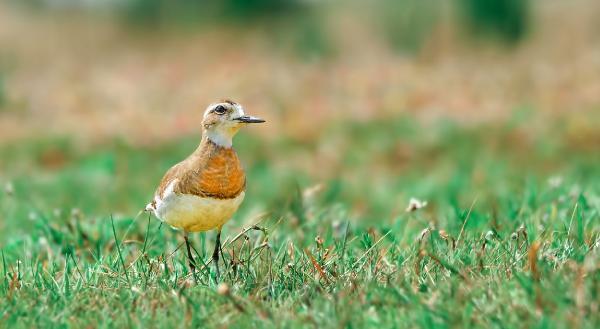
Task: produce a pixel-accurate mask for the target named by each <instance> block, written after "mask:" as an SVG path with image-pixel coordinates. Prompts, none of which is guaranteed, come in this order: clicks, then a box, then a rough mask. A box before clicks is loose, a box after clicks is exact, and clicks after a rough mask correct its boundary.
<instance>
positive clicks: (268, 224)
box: [0, 115, 600, 328]
mask: <svg viewBox="0 0 600 329" xmlns="http://www.w3.org/2000/svg"><path fill="white" fill-rule="evenodd" d="M532 122H535V123H536V124H532ZM584 126H585V125H584ZM587 127H588V128H589V127H593V125H587ZM256 129H259V128H256ZM586 134H587V135H586ZM597 134H598V133H597V131H594V130H593V129H587V130H585V129H581V128H580V127H579V126H577V122H575V123H573V122H570V121H568V120H556V121H554V120H548V121H545V122H540V121H539V120H538V118H536V117H535V116H533V115H530V116H527V115H525V116H524V117H522V116H519V115H515V118H514V119H511V120H508V121H507V122H506V123H497V124H480V125H476V126H466V125H459V124H457V123H454V122H450V121H438V122H434V123H428V124H425V123H418V122H415V121H414V120H411V119H410V118H405V117H396V118H388V119H379V120H374V121H369V122H366V123H354V122H332V123H330V124H329V126H327V127H325V128H324V129H323V130H322V131H321V132H320V133H318V134H316V135H315V136H311V137H310V138H306V139H303V140H299V139H294V138H292V137H287V136H281V137H278V138H265V137H258V136H256V135H254V134H253V132H252V131H251V130H249V131H244V132H242V133H241V134H240V135H239V136H237V139H236V141H235V147H236V148H237V150H238V153H239V155H240V157H241V158H242V161H243V162H244V163H245V165H246V168H247V174H248V190H247V198H246V201H245V202H244V204H243V205H242V208H241V209H240V211H239V212H238V213H237V214H236V215H235V217H234V219H233V220H232V221H231V222H229V223H228V224H227V225H226V226H225V228H224V232H223V240H224V241H225V242H224V245H225V247H224V257H225V259H224V262H222V263H221V264H220V265H221V278H220V282H217V280H216V278H215V275H214V271H213V270H212V267H211V266H210V265H209V264H207V266H200V270H199V271H198V273H197V275H196V279H194V276H193V275H192V274H191V273H190V271H189V269H188V267H187V261H186V258H185V253H184V248H182V243H183V238H182V236H181V234H179V232H177V231H174V230H172V229H171V228H169V227H166V226H165V225H161V224H160V222H159V221H158V220H157V219H156V218H154V217H151V216H148V214H146V213H139V210H140V209H142V208H143V207H144V206H145V204H146V203H147V202H148V201H149V200H150V199H151V197H152V194H153V191H154V188H155V186H156V185H157V184H158V181H159V179H160V177H161V175H162V174H163V173H164V171H165V170H166V169H168V168H169V167H170V166H171V165H173V164H174V163H176V162H177V161H179V160H181V159H182V158H184V157H185V156H186V155H187V154H189V153H190V152H191V151H192V150H193V149H194V148H195V146H196V143H197V142H198V141H199V136H198V135H193V136H188V137H186V138H183V139H178V140H173V141H172V142H169V143H167V144H163V145H154V146H148V145H152V143H146V144H145V145H146V146H139V145H132V144H129V143H127V142H126V141H123V140H112V141H110V142H103V143H98V144H94V145H90V144H85V145H82V144H80V143H77V142H76V141H75V140H73V139H71V138H69V137H64V136H63V137H60V136H58V137H55V138H45V139H43V140H23V141H21V142H19V143H12V144H10V145H7V144H4V145H3V146H1V147H0V159H1V161H0V181H1V182H2V185H3V191H2V192H1V193H0V218H1V220H0V250H1V255H0V256H1V258H2V260H1V262H2V264H1V268H0V273H2V280H1V282H0V327H5V328H30V327H60V328H64V327H72V328H82V327H100V328H112V327H151V328H152V327H188V326H193V327H206V328H212V327H241V328H245V327H257V326H258V327H267V328H276V327H277V328H279V327H284V328H295V327H317V328H340V327H347V328H362V327H375V326H379V327H381V328H387V327H410V328H414V327H425V328H444V327H460V328H467V327H478V328H515V327H517V328H567V327H569V328H598V327H600V253H599V251H598V249H599V247H600V220H599V217H600V213H599V212H600V155H599V152H598V144H597V142H598V140H599V139H598V135H597ZM411 198H417V199H419V200H423V201H426V202H427V204H426V205H425V206H424V207H423V208H421V209H414V211H407V206H408V204H409V200H410V199H411ZM214 237H215V235H214V233H213V232H209V233H207V234H195V235H193V236H192V239H193V243H194V245H195V248H196V251H197V257H198V259H199V260H203V261H205V262H207V261H208V260H209V259H210V253H211V250H212V249H211V248H212V247H213V243H214Z"/></svg>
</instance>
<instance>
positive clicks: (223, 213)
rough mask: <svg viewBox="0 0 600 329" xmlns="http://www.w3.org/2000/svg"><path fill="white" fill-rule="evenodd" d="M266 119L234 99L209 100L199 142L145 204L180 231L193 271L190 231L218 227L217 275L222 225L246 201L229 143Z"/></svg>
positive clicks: (243, 180) (241, 171) (241, 173)
mask: <svg viewBox="0 0 600 329" xmlns="http://www.w3.org/2000/svg"><path fill="white" fill-rule="evenodd" d="M262 122H265V121H264V120H262V119H260V118H256V117H252V116H248V115H246V114H245V113H244V108H243V107H242V106H241V105H240V104H238V103H235V102H232V101H229V100H227V101H223V102H220V103H215V104H211V105H209V106H208V108H207V109H206V112H205V113H204V119H203V120H202V140H201V141H200V145H199V146H198V148H197V149H196V150H195V151H194V152H193V153H192V154H191V155H190V156H188V157H187V159H185V160H183V161H181V162H180V163H178V164H176V165H174V166H173V167H171V169H169V170H168V171H167V173H166V174H165V176H164V177H163V179H162V180H161V182H160V185H159V186H158V189H157V190H156V192H155V194H154V199H153V200H152V202H151V203H149V204H148V205H147V206H146V211H151V212H153V213H154V215H155V216H156V217H157V218H158V219H160V220H161V221H163V222H165V223H167V224H169V225H170V226H171V227H173V228H175V229H179V230H182V231H183V236H184V239H185V244H186V247H187V254H188V258H189V266H190V269H191V270H192V272H194V271H195V265H194V264H195V262H194V257H193V255H192V252H191V249H190V241H189V239H188V234H189V233H192V232H205V231H210V230H216V231H217V239H216V242H215V249H214V251H213V255H212V258H213V263H214V265H215V267H216V274H217V277H218V276H219V266H218V262H219V251H220V248H221V228H222V227H223V225H224V224H225V223H226V222H227V221H228V220H229V219H230V218H231V216H232V215H233V214H234V213H235V212H236V210H237V209H238V207H239V206H240V204H241V203H242V201H243V200H244V195H245V190H246V175H245V173H244V169H243V167H242V164H241V163H240V160H239V158H238V156H237V154H236V152H235V151H234V149H233V147H232V139H233V137H234V136H235V134H236V133H237V132H238V131H239V130H240V128H242V127H244V126H246V125H247V124H250V123H262Z"/></svg>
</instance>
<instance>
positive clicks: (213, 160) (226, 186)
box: [198, 148, 246, 199]
mask: <svg viewBox="0 0 600 329" xmlns="http://www.w3.org/2000/svg"><path fill="white" fill-rule="evenodd" d="M198 178H199V181H198V187H199V189H200V190H201V191H202V192H203V193H204V194H206V195H207V196H212V197H216V198H219V199H230V198H235V197H236V196H238V195H239V194H240V193H241V192H242V191H244V189H245V187H246V175H245V174H244V169H243V168H242V164H241V163H240V160H239V158H238V157H237V154H236V153H235V151H234V150H233V149H231V148H228V149H227V148H218V149H217V150H215V152H214V153H213V154H211V156H210V158H209V159H208V161H207V162H206V164H205V166H204V168H203V170H202V174H201V175H199V177H198Z"/></svg>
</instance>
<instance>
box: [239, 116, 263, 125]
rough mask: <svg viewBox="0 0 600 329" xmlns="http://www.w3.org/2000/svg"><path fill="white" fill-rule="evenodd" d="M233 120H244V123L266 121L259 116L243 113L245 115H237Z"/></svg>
mask: <svg viewBox="0 0 600 329" xmlns="http://www.w3.org/2000/svg"><path fill="white" fill-rule="evenodd" d="M233 120H234V121H239V122H243V123H263V122H265V120H263V119H261V118H257V117H253V116H249V115H243V116H241V117H237V118H235V119H233Z"/></svg>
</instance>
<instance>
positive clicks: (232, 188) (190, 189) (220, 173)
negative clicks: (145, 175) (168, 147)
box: [156, 138, 246, 199]
mask: <svg viewBox="0 0 600 329" xmlns="http://www.w3.org/2000/svg"><path fill="white" fill-rule="evenodd" d="M174 180H177V181H176V184H175V186H174V188H173V192H175V193H177V194H189V195H196V196H199V197H206V198H216V199H233V198H235V197H237V196H238V195H239V194H240V193H242V192H243V191H244V190H245V188H246V175H245V174H244V169H243V167H242V164H241V163H240V160H239V158H238V156H237V154H236V153H235V151H234V150H233V148H226V147H222V146H219V145H217V144H215V143H214V142H212V141H211V140H209V139H206V138H204V139H203V140H202V142H201V143H200V146H199V147H198V149H196V151H194V153H192V154H191V155H190V156H189V157H188V158H187V159H185V160H183V161H182V162H180V163H178V164H176V165H175V166H173V167H172V168H171V169H169V170H168V171H167V173H166V174H165V176H164V177H163V179H162V180H161V182H160V185H159V187H158V189H157V190H156V195H157V196H159V198H161V199H162V198H163V197H164V193H165V191H166V189H167V187H168V186H169V184H171V182H173V181H174Z"/></svg>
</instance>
